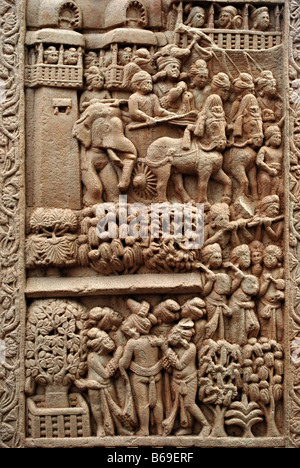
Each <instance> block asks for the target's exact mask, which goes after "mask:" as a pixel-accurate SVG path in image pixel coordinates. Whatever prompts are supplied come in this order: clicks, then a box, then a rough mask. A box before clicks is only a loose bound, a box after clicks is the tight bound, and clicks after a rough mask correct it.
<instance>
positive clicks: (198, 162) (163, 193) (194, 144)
mask: <svg viewBox="0 0 300 468" xmlns="http://www.w3.org/2000/svg"><path fill="white" fill-rule="evenodd" d="M225 130H226V121H225V118H224V112H223V107H222V101H221V98H220V97H219V96H217V95H211V96H209V98H208V99H207V100H206V104H205V106H204V109H203V111H202V112H201V113H200V115H199V118H198V120H197V122H196V125H195V126H189V127H187V129H186V131H185V136H184V137H183V138H178V139H175V138H169V137H163V138H159V139H158V140H156V141H154V142H153V143H152V144H151V145H150V146H149V148H148V152H147V156H146V162H147V164H148V166H149V167H150V169H151V171H152V172H153V173H154V174H155V175H156V177H157V196H158V201H159V202H160V203H162V202H166V201H168V199H167V188H168V182H169V179H170V177H171V176H172V179H173V181H174V185H175V191H176V193H177V195H178V196H179V197H180V199H181V201H182V202H184V203H187V202H189V201H190V196H189V195H188V193H187V192H186V190H185V188H184V183H183V178H182V175H183V174H189V175H196V176H197V178H198V187H197V192H198V193H197V197H196V199H195V202H196V203H204V204H206V205H209V203H208V198H207V187H208V182H209V180H210V179H211V178H212V179H214V180H215V181H217V182H220V183H221V184H222V185H223V186H224V191H223V201H226V202H228V203H229V202H230V200H231V195H232V183H231V180H230V178H229V177H228V176H227V175H226V174H225V172H224V171H223V169H222V165H223V156H222V153H221V151H223V150H224V149H225V147H226V132H225ZM189 132H193V137H192V138H191V142H190V143H188V142H187V141H186V140H187V139H188V138H187V137H188V136H189Z"/></svg>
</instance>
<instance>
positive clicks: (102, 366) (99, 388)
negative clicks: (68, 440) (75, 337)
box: [76, 328, 131, 437]
mask: <svg viewBox="0 0 300 468" xmlns="http://www.w3.org/2000/svg"><path fill="white" fill-rule="evenodd" d="M87 335H88V348H89V349H90V352H89V354H88V375H87V378H86V379H80V380H77V381H76V386H77V387H78V388H80V389H88V395H89V401H90V405H91V410H92V415H93V417H94V420H95V423H96V435H97V437H105V436H112V435H114V434H115V431H116V432H117V434H119V435H130V434H131V432H130V431H128V430H127V429H125V428H124V427H122V424H121V422H120V420H119V419H118V417H117V412H115V411H114V410H112V408H113V407H114V408H118V409H119V411H120V412H122V409H121V408H120V407H119V402H118V398H117V395H116V391H115V387H114V382H113V379H112V377H113V376H114V374H115V373H116V371H117V369H118V364H119V360H120V358H121V356H122V352H123V349H122V348H120V347H118V348H117V350H116V352H115V353H114V354H112V353H113V351H114V350H115V344H114V342H113V340H112V339H111V338H110V337H109V335H108V334H107V333H106V332H105V331H103V330H99V329H98V328H92V329H91V330H89V331H88V333H87Z"/></svg>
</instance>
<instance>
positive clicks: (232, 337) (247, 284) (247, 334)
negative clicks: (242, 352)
mask: <svg viewBox="0 0 300 468" xmlns="http://www.w3.org/2000/svg"><path fill="white" fill-rule="evenodd" d="M258 292H259V281H258V279H257V278H256V276H253V275H245V276H244V278H243V279H242V281H241V284H240V287H239V288H238V289H237V290H236V291H235V292H234V293H233V294H232V296H231V297H230V299H229V301H228V307H229V308H230V309H231V313H232V315H231V317H230V318H229V319H227V321H226V340H227V341H229V342H231V343H234V344H239V345H240V346H243V345H245V344H247V341H248V339H249V338H251V337H256V336H257V335H258V332H259V322H258V319H257V316H256V312H255V302H254V299H253V298H254V297H255V296H256V295H257V294H258Z"/></svg>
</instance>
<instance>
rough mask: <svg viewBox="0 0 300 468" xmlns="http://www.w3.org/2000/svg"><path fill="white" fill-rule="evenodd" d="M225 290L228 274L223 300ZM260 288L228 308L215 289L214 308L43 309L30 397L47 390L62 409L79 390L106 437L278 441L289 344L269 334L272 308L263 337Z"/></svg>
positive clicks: (182, 302)
mask: <svg viewBox="0 0 300 468" xmlns="http://www.w3.org/2000/svg"><path fill="white" fill-rule="evenodd" d="M225 284H226V277H224V275H223V277H222V275H219V278H218V286H219V289H220V292H221V288H222V287H224V285H225ZM253 286H254V282H253V277H248V279H246V280H243V283H242V285H241V287H240V288H239V289H238V290H237V291H236V293H235V294H233V295H232V298H231V300H230V302H229V303H228V304H226V303H225V301H224V299H223V301H221V300H220V293H219V292H216V291H213V292H212V294H210V295H208V296H207V299H206V300H203V299H202V298H201V297H200V296H186V297H173V298H168V299H163V300H158V298H156V299H155V302H154V303H153V304H150V303H149V302H147V301H146V300H141V299H139V300H136V299H133V298H128V299H124V303H123V304H122V306H121V309H122V311H121V312H119V311H117V310H116V308H114V309H113V308H111V307H110V306H101V307H99V306H96V307H93V308H92V309H90V310H89V309H87V308H86V307H84V306H83V305H81V304H79V303H76V302H75V301H66V300H61V299H56V300H53V299H44V300H37V301H34V302H33V303H32V304H31V305H30V308H29V315H28V323H27V327H26V367H27V371H26V376H27V383H26V392H27V395H28V396H29V397H30V396H31V395H32V394H34V391H35V388H36V384H37V385H38V387H37V388H41V386H43V387H45V395H44V397H43V398H44V404H46V408H53V410H52V411H54V407H59V406H60V404H62V406H63V405H64V407H66V406H67V402H68V400H67V399H66V395H67V393H68V391H69V389H70V388H71V390H72V393H71V394H70V395H72V394H73V396H74V394H78V392H80V393H81V395H83V396H84V399H85V400H86V401H87V403H88V406H89V408H90V411H91V427H92V430H91V434H92V435H95V436H98V437H107V436H114V435H119V436H130V435H137V436H141V437H145V436H164V437H166V436H169V435H171V436H187V435H194V436H199V437H201V438H207V437H228V436H238V437H255V436H260V437H278V436H279V435H280V427H281V425H280V415H282V412H281V411H282V408H281V405H280V401H281V399H282V395H283V372H284V370H283V357H284V354H283V345H282V344H281V343H280V342H278V341H276V339H274V338H271V339H270V333H269V332H268V331H267V329H266V327H265V323H266V321H268V320H269V317H267V315H268V314H269V312H270V310H271V307H269V309H268V310H267V308H265V310H264V311H261V314H260V321H261V324H262V327H261V333H260V334H259V322H258V320H257V318H256V317H255V314H254V312H253V307H254V302H253V301H251V300H250V297H249V292H250V289H251V288H253ZM227 287H228V284H227ZM223 292H224V291H223ZM271 321H272V319H271ZM271 328H273V329H274V327H273V325H272V327H271ZM64 343H65V345H64ZM61 394H64V398H65V399H61ZM37 395H43V393H41V391H38V392H37ZM33 398H37V397H33ZM62 401H63V403H62ZM40 411H41V410H40Z"/></svg>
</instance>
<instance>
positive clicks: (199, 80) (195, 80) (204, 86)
mask: <svg viewBox="0 0 300 468" xmlns="http://www.w3.org/2000/svg"><path fill="white" fill-rule="evenodd" d="M189 76H190V79H191V82H190V88H191V91H192V93H193V96H194V106H195V108H196V109H198V110H201V109H202V108H203V106H204V103H205V101H206V99H207V97H208V96H209V94H211V93H210V88H209V85H208V77H209V71H208V68H207V63H206V62H205V60H202V59H199V60H197V61H196V62H195V63H194V64H192V65H191V67H190V72H189Z"/></svg>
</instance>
